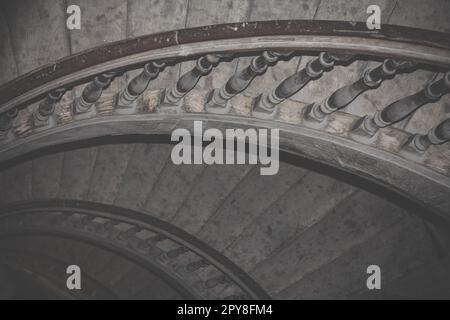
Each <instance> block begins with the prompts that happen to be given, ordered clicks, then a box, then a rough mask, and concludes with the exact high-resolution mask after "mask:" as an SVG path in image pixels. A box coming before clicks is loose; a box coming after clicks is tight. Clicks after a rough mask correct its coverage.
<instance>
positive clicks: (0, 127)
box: [0, 108, 18, 138]
mask: <svg viewBox="0 0 450 320" xmlns="http://www.w3.org/2000/svg"><path fill="white" fill-rule="evenodd" d="M17 113H18V109H17V108H14V109H11V110H9V111H8V112H6V113H4V114H2V115H0V138H1V137H2V136H4V135H5V134H6V133H7V132H8V131H9V129H11V126H12V121H13V120H14V118H15V117H16V116H17Z"/></svg>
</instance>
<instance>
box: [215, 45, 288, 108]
mask: <svg viewBox="0 0 450 320" xmlns="http://www.w3.org/2000/svg"><path fill="white" fill-rule="evenodd" d="M291 54H292V52H274V51H264V52H263V53H262V54H261V55H259V56H257V57H255V58H253V59H252V61H251V62H250V64H249V65H248V66H247V67H246V68H245V69H243V70H242V71H240V72H239V73H237V74H235V75H233V76H232V77H231V78H230V79H229V80H228V81H227V83H226V84H225V85H223V86H222V87H221V88H220V89H214V90H212V91H211V92H210V93H209V95H208V98H207V100H206V110H207V111H209V112H212V113H227V112H228V111H229V105H228V101H229V100H230V99H231V98H233V97H234V96H236V95H237V94H239V93H241V92H242V91H244V90H245V89H246V88H247V87H248V86H249V85H250V83H251V82H252V81H253V79H254V78H255V77H256V76H258V75H261V74H263V73H264V72H266V70H267V68H268V67H269V65H273V64H275V63H276V62H277V61H278V60H279V59H280V58H282V57H289V56H290V55H291Z"/></svg>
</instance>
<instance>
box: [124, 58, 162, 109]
mask: <svg viewBox="0 0 450 320" xmlns="http://www.w3.org/2000/svg"><path fill="white" fill-rule="evenodd" d="M165 65H166V64H165V63H164V62H150V63H147V64H145V66H144V68H143V70H142V72H141V73H140V74H139V75H138V76H136V77H134V78H133V79H132V80H131V81H130V82H129V83H128V85H127V87H126V88H125V90H123V91H122V92H121V93H120V94H119V100H118V105H119V106H129V105H131V104H132V103H133V102H134V101H135V100H136V99H137V98H138V97H139V96H140V95H141V94H142V93H143V92H144V91H145V89H147V87H148V85H149V83H150V81H151V80H153V79H155V78H157V77H158V75H159V73H160V72H161V71H162V70H163V69H164V67H165Z"/></svg>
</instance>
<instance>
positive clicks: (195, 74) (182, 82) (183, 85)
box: [162, 54, 231, 106]
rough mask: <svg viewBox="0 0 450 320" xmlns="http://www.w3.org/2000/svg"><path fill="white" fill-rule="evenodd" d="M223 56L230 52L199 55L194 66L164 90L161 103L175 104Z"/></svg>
mask: <svg viewBox="0 0 450 320" xmlns="http://www.w3.org/2000/svg"><path fill="white" fill-rule="evenodd" d="M224 57H231V54H207V55H205V56H202V57H200V58H199V59H198V60H197V63H196V64H195V67H194V68H192V69H191V70H190V71H188V72H187V73H185V74H184V75H183V76H181V77H180V79H178V81H177V84H176V85H175V86H174V87H172V88H167V89H166V90H165V91H164V94H163V98H162V104H163V105H169V106H176V105H177V104H178V103H179V101H180V100H181V99H182V98H183V97H184V96H185V95H186V94H187V93H188V92H189V91H191V90H192V89H194V87H195V86H196V85H197V83H198V81H199V80H200V78H201V77H203V76H205V75H207V74H208V73H209V72H210V71H211V70H212V69H213V68H214V67H215V66H217V65H218V64H219V62H220V60H221V59H222V58H224Z"/></svg>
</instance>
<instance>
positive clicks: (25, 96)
mask: <svg viewBox="0 0 450 320" xmlns="http://www.w3.org/2000/svg"><path fill="white" fill-rule="evenodd" d="M303 24H305V25H303ZM294 26H296V27H298V30H292V28H293V27H294ZM313 26H315V27H314V28H313ZM317 26H320V28H317ZM331 26H332V27H331ZM358 26H359V25H357V26H356V27H355V26H351V28H352V29H351V30H348V29H349V28H350V27H349V25H348V24H341V23H334V22H333V23H331V24H329V23H325V22H320V23H317V22H295V23H294V22H291V23H287V24H286V23H285V22H263V23H250V24H248V25H246V26H242V25H240V24H237V25H234V24H231V25H223V26H213V27H207V28H199V29H198V30H197V29H194V31H195V30H196V31H195V32H197V33H195V32H194V31H192V32H188V31H186V30H183V31H179V32H178V33H174V34H173V33H165V34H160V35H156V36H153V37H150V36H145V37H142V38H140V40H139V42H136V40H134V39H133V40H129V41H127V42H123V43H120V44H119V43H117V44H111V45H108V46H106V47H107V48H108V49H110V51H108V50H102V51H98V52H97V51H95V50H93V51H92V52H93V53H95V52H96V53H97V56H95V55H93V53H92V54H91V53H89V52H85V53H83V55H82V59H81V60H80V56H75V57H73V58H70V59H67V61H69V62H71V63H72V64H71V65H69V64H68V62H67V61H63V62H61V65H62V66H61V67H58V68H57V69H56V71H55V72H56V73H55V74H52V71H50V70H48V69H46V68H43V69H42V70H41V71H40V72H42V73H44V75H40V74H37V73H36V74H34V73H31V74H30V75H28V76H27V77H26V78H24V80H20V81H22V82H23V83H22V82H20V81H19V80H17V81H19V82H17V81H16V82H15V84H16V85H17V83H19V84H21V85H19V86H18V88H19V89H20V90H24V89H23V88H28V87H27V86H29V85H30V84H33V83H34V84H37V85H39V88H38V89H36V90H29V91H26V92H23V91H20V90H19V89H17V90H19V91H20V94H17V92H18V91H17V90H16V89H15V88H16V87H17V86H13V85H7V86H3V87H1V88H0V93H1V94H2V95H1V96H0V102H1V103H2V105H0V110H1V111H3V112H2V113H1V114H0V136H1V137H2V143H9V142H10V141H11V140H12V139H19V138H20V137H22V136H25V135H28V134H30V133H32V132H33V129H39V130H41V129H46V128H51V127H52V126H58V125H64V124H66V123H69V122H71V121H77V120H82V119H84V118H88V117H95V114H96V113H95V112H92V113H91V112H90V111H92V110H94V109H95V108H96V111H97V112H98V113H99V114H100V113H101V112H99V110H100V108H101V107H105V108H106V109H107V110H108V111H114V109H117V112H109V113H107V114H115V113H116V114H125V113H126V114H134V113H138V112H141V111H144V112H156V113H158V112H161V113H164V107H166V106H177V107H178V108H177V110H178V109H179V110H180V112H184V111H188V110H187V108H185V109H186V110H183V108H182V107H183V106H186V104H185V102H186V101H188V99H187V97H188V96H189V94H190V93H191V92H193V91H195V90H193V89H194V88H195V87H196V86H197V85H198V82H199V80H200V79H201V78H202V77H204V76H206V75H208V74H210V73H213V72H220V71H217V69H220V68H217V69H216V68H215V67H216V66H218V64H219V63H221V62H222V61H226V60H230V61H231V59H230V58H232V59H239V58H240V57H243V56H245V57H248V56H251V57H252V60H251V62H250V64H249V65H248V66H245V67H244V68H239V69H238V70H237V71H235V72H234V74H232V75H231V76H227V79H228V80H227V81H224V82H223V85H222V86H220V87H218V88H214V89H212V90H210V91H209V92H206V95H205V92H202V93H201V94H196V95H195V99H194V100H195V101H196V103H197V102H199V103H200V104H202V107H201V108H197V109H195V111H194V112H197V111H199V110H201V111H206V112H207V113H214V114H226V113H233V114H234V113H235V112H237V111H236V110H233V111H232V110H231V103H230V100H231V99H232V98H233V97H236V96H237V95H239V94H241V93H244V92H245V90H246V89H247V88H248V86H249V85H250V84H251V83H252V81H253V80H254V79H255V78H256V77H258V76H262V75H263V74H264V73H265V72H266V71H267V70H268V68H269V67H271V68H273V70H276V68H280V66H278V65H276V64H277V62H278V61H279V60H286V61H289V60H290V59H292V58H293V57H296V56H302V55H305V54H307V55H309V56H310V55H316V57H313V58H312V59H311V60H310V61H309V62H308V63H307V64H306V66H305V67H304V68H302V69H301V70H289V69H286V67H285V69H284V71H283V74H285V75H286V76H285V79H280V81H278V84H277V85H276V86H271V85H270V83H269V84H268V82H267V81H266V80H267V79H268V78H270V76H269V75H266V76H265V77H266V79H264V82H263V83H264V87H261V88H257V89H258V90H259V91H258V93H257V94H256V95H255V96H251V97H249V96H248V95H245V99H241V100H245V101H246V102H245V108H246V109H245V112H243V111H244V110H240V111H239V112H238V113H239V115H242V114H245V115H249V116H253V117H256V118H262V119H268V120H283V121H284V118H283V115H282V114H281V110H283V109H282V108H283V105H282V104H281V103H282V102H283V101H285V100H287V99H290V98H291V97H292V96H293V95H295V94H296V93H298V92H300V91H301V90H307V89H308V87H307V84H308V83H309V82H311V81H316V82H317V83H318V84H319V85H320V84H321V83H320V81H324V80H322V79H321V76H322V75H323V74H324V73H325V72H334V67H335V65H337V64H340V65H342V66H343V67H344V68H345V67H347V66H348V65H349V64H350V63H353V61H356V60H358V59H364V60H376V61H382V63H381V64H379V65H378V66H376V67H374V68H370V69H367V70H365V72H364V73H363V76H362V77H361V78H360V79H358V80H357V81H355V82H353V83H350V84H346V85H343V86H341V87H340V88H339V89H337V90H336V91H334V92H332V93H328V94H327V92H324V94H325V95H324V96H326V97H327V98H326V99H324V100H322V102H320V103H311V102H312V101H305V102H303V101H302V103H301V104H303V105H302V106H301V108H300V105H301V104H300V103H299V104H298V105H299V107H298V108H299V109H298V114H297V115H295V117H298V121H297V120H295V121H296V122H295V123H296V125H299V126H302V125H306V126H307V127H310V128H311V127H312V128H315V129H319V130H321V129H323V128H324V126H325V125H326V123H327V122H328V121H324V120H325V119H327V116H328V115H331V114H332V113H335V112H336V111H338V110H341V109H343V108H345V107H347V106H348V105H349V104H351V103H352V102H354V100H355V99H356V98H357V97H358V96H360V95H361V94H362V93H364V92H366V91H368V90H375V89H377V88H378V87H379V86H380V84H381V83H382V82H383V81H385V80H389V79H393V78H394V77H395V76H396V75H397V74H399V73H412V72H416V70H422V69H424V70H432V71H434V72H436V71H437V72H439V73H441V72H446V73H445V74H444V76H443V77H441V78H438V79H436V80H434V81H432V82H430V83H428V84H427V85H426V86H425V88H424V89H423V90H422V91H420V92H418V93H416V94H414V95H412V96H409V97H405V98H402V99H400V100H398V101H396V102H393V103H391V104H390V105H388V106H387V107H385V108H383V109H382V110H381V111H380V112H377V113H375V114H374V115H367V116H363V117H359V116H358V117H356V115H354V114H350V115H349V116H348V117H347V118H346V119H345V120H343V122H342V123H339V126H342V127H343V128H345V129H342V130H345V131H346V132H345V133H343V134H342V135H343V136H345V137H346V138H348V139H353V140H357V141H359V142H360V143H361V142H362V143H371V142H368V140H367V139H360V137H361V136H364V137H367V136H368V137H371V136H373V135H374V134H375V133H376V132H377V131H378V130H379V129H380V128H383V127H386V126H390V125H391V124H394V123H396V122H399V121H402V120H403V119H405V118H407V117H409V116H411V115H412V114H413V113H414V112H415V111H416V110H418V109H419V108H421V107H422V106H423V105H425V104H427V103H432V102H436V101H438V100H439V99H440V98H441V96H442V95H444V94H446V93H447V92H448V91H449V89H450V72H448V70H449V67H450V59H449V58H448V57H449V56H450V55H449V54H448V53H449V52H450V41H448V37H444V36H443V35H442V34H436V33H431V35H432V36H429V34H428V33H427V34H426V35H427V37H425V35H424V34H422V35H421V34H420V32H419V33H417V32H415V33H411V32H407V31H408V30H409V29H404V28H398V30H401V31H402V32H403V31H404V34H405V35H406V36H404V37H403V38H402V37H399V36H398V34H399V33H398V30H397V29H395V30H397V32H393V31H392V30H391V31H389V30H390V28H391V27H389V26H387V27H386V28H384V29H383V31H382V32H386V30H388V33H387V35H385V34H383V33H380V34H379V35H377V36H376V37H374V36H372V35H367V33H366V32H363V31H362V29H361V30H359V31H355V30H354V28H357V27H358ZM232 27H233V28H235V29H233V30H235V31H233V32H231V31H230V30H232ZM271 27H274V28H275V29H274V30H271V29H270V28H271ZM337 27H339V28H341V29H339V28H337ZM315 28H316V29H315ZM336 28H337V29H336ZM236 30H237V31H236ZM389 32H391V34H389ZM277 33H278V34H277ZM269 35H270V36H272V37H271V38H264V36H269ZM311 35H315V38H314V41H312V40H311V39H310V38H308V37H309V36H311ZM350 35H351V36H352V37H353V38H352V39H354V37H358V39H359V40H360V41H359V42H360V43H358V44H356V45H355V42H352V41H350V42H348V40H347V37H348V36H350ZM163 36H166V38H164V37H163ZM172 36H177V37H178V38H177V39H176V41H175V40H173V39H172V38H171V37H172ZM287 36H289V37H287ZM419 36H421V37H422V38H420V37H419ZM161 39H166V40H167V39H168V43H164V41H161ZM346 41H347V42H346ZM290 43H292V45H291V44H290ZM393 43H396V44H397V45H396V46H394V45H392V44H393ZM398 43H400V44H401V45H402V46H403V49H404V50H403V49H399V48H400V46H398ZM318 44H319V45H318ZM180 45H182V46H180ZM123 46H125V47H124V48H123ZM386 48H389V50H388V52H389V53H388V54H386V53H385V51H386ZM424 48H426V50H424ZM113 49H114V50H113ZM122 49H123V50H122ZM161 49H164V50H166V51H167V52H169V53H170V52H176V54H175V53H172V54H167V55H165V53H164V54H161V53H158V54H155V55H153V56H152V54H148V53H147V52H152V50H155V51H157V52H159V51H158V50H161ZM171 50H172V51H171ZM166 51H165V52H166ZM125 53H126V54H128V55H131V57H130V58H129V57H128V56H127V55H126V54H125ZM144 53H145V54H144ZM109 54H113V55H112V56H109V58H110V59H111V65H110V66H109V68H108V63H106V62H107V61H104V60H103V59H104V57H105V55H106V56H108V55H109ZM89 57H90V59H91V60H92V61H93V62H92V61H91V64H90V65H85V59H87V58H89ZM194 57H195V59H196V64H195V66H194V67H193V68H192V69H191V70H189V71H188V72H186V73H185V74H183V75H182V76H181V77H180V78H179V79H177V81H176V82H175V83H174V84H173V86H167V85H166V84H165V85H164V86H163V87H162V88H160V89H159V90H155V92H150V91H151V90H148V86H149V84H150V83H151V82H152V81H158V77H159V76H160V74H161V73H162V72H164V69H165V67H166V63H167V61H171V65H172V64H173V65H177V64H180V63H182V62H184V61H187V60H193V58H194ZM128 58H129V59H128ZM380 58H381V59H380ZM127 59H128V60H127ZM241 61H242V60H241ZM436 61H437V62H436ZM78 64H79V65H81V66H78ZM97 64H98V65H97ZM287 65H289V63H288V64H287ZM88 67H89V68H88ZM139 67H141V68H142V69H141V72H140V73H139V74H138V75H137V76H135V77H134V78H133V79H131V80H130V81H129V82H128V83H126V84H125V81H117V87H116V85H115V86H114V87H112V90H111V91H113V92H112V94H113V96H114V99H109V98H108V99H105V101H101V103H100V102H99V99H100V98H101V97H102V94H103V91H104V90H105V89H106V88H107V87H108V86H109V85H110V84H111V82H112V80H113V79H114V78H115V77H122V73H121V74H118V73H117V71H115V70H121V72H126V71H127V70H136V69H137V68H139ZM83 68H84V69H83ZM60 70H66V72H72V71H73V72H75V75H73V76H70V77H69V75H64V74H63V75H61V74H58V72H60ZM91 70H94V71H95V73H90V72H93V71H91ZM274 74H276V72H274ZM277 74H278V73H277ZM57 76H59V78H58V77H57ZM66 76H67V78H65V77H66ZM43 79H44V80H46V81H48V82H49V83H48V84H47V83H45V81H44V80H43ZM67 79H70V81H69V80H67ZM90 79H93V80H90ZM124 79H125V78H124V77H123V78H122V79H118V80H124ZM396 79H398V81H402V79H400V77H397V78H396ZM25 80H28V81H25ZM56 80H58V81H56ZM89 80H90V82H88V83H87V84H86V85H85V86H84V87H83V88H82V90H81V93H80V90H79V89H78V88H77V89H76V90H72V89H68V91H69V92H71V93H73V94H74V95H75V97H74V98H71V97H69V98H68V99H67V100H69V101H68V102H66V100H64V102H61V106H60V107H61V108H64V109H63V111H61V114H64V119H65V120H64V121H63V122H60V123H59V122H58V119H60V118H61V117H60V115H59V116H58V117H55V118H56V120H57V121H49V120H50V118H51V117H53V115H55V113H56V112H57V111H55V108H56V106H57V105H58V102H59V101H60V100H61V99H62V97H63V96H64V94H65V92H66V88H73V87H74V86H76V85H80V84H83V83H86V82H87V81H89ZM325 80H326V79H325ZM164 81H165V79H164ZM5 88H6V89H9V91H8V90H6V89H5ZM44 89H46V91H43V90H44ZM270 89H272V90H270ZM324 89H326V87H324ZM15 90H16V91H15ZM114 90H116V91H115V92H114ZM14 93H15V94H16V96H13V94H14ZM110 93H111V92H109V93H108V95H109V94H110ZM140 96H142V99H139V100H138V98H139V97H140ZM38 98H41V100H38ZM191 100H192V99H191ZM35 101H40V102H39V103H38V104H37V107H35V106H34V102H35ZM111 101H113V102H112V103H111ZM290 101H294V100H290ZM188 102H189V101H188ZM100 104H101V106H100ZM145 104H152V105H151V107H150V106H144V105H145ZM293 104H295V103H293ZM293 104H291V105H290V106H292V105H293ZM137 106H140V107H142V108H137ZM26 107H30V108H28V110H27V112H28V111H31V114H32V118H31V119H30V120H31V121H22V122H19V124H18V127H17V128H16V129H14V126H15V121H13V120H14V119H15V117H16V116H17V114H18V110H22V109H25V108H26ZM119 109H126V112H122V113H121V112H119ZM102 110H103V109H102ZM138 110H139V111H138ZM27 112H24V113H23V117H27ZM288 112H293V110H289V111H288ZM82 114H84V116H81V115H82ZM102 114H103V115H104V114H105V113H102ZM165 114H167V112H166V113H165ZM285 114H286V113H285ZM337 114H339V113H337ZM74 115H75V117H74ZM77 115H80V117H77ZM333 118H334V117H328V119H331V120H332V119H333ZM289 120H291V119H289ZM331 120H330V121H331ZM346 121H347V122H346ZM29 123H31V125H29ZM317 123H319V124H320V125H319V126H316V125H315V124H317ZM347 124H348V125H347ZM442 128H444V129H445V128H448V124H447V122H444V124H442V125H441V126H437V127H435V128H434V129H433V130H432V131H430V133H429V134H428V135H414V134H415V132H409V133H406V134H408V135H409V136H414V137H415V138H411V140H410V141H409V142H408V143H409V144H410V145H411V146H412V147H414V148H415V150H416V151H421V152H423V151H424V150H426V149H428V146H429V145H431V144H436V143H437V142H438V141H444V142H445V141H447V140H448V139H445V135H443V134H442V132H443V131H442V130H444V129H442ZM445 130H448V129H445ZM413 131H414V130H413ZM8 132H11V133H12V134H8ZM21 132H26V134H21ZM6 137H7V138H6ZM369 140H370V139H369ZM5 141H6V142H5ZM403 141H404V140H402V141H401V143H400V142H399V145H400V144H402V143H403ZM399 148H400V147H399ZM399 148H397V149H396V150H395V151H394V152H398V151H399ZM404 148H407V147H406V146H405V147H404ZM389 151H391V150H389ZM174 254H175V253H174Z"/></svg>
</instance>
